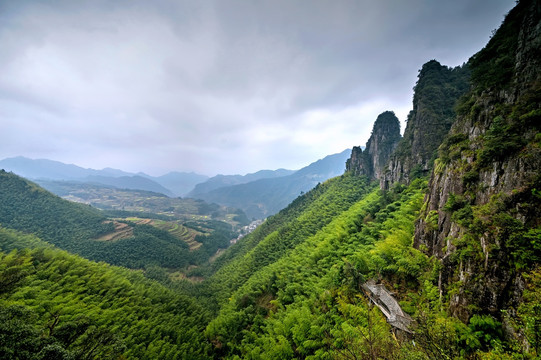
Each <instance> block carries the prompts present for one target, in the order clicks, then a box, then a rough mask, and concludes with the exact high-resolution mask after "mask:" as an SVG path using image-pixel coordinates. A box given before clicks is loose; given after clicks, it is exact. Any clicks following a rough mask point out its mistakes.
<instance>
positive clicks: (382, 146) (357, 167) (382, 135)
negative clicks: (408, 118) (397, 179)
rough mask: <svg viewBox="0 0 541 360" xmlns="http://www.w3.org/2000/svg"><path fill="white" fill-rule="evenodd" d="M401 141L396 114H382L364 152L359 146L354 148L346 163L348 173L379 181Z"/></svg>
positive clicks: (390, 112)
mask: <svg viewBox="0 0 541 360" xmlns="http://www.w3.org/2000/svg"><path fill="white" fill-rule="evenodd" d="M400 139H401V136H400V122H399V121H398V118H397V117H396V115H395V114H394V112H392V111H385V112H383V113H381V114H380V115H379V116H378V117H377V119H376V122H375V123H374V127H373V128H372V134H371V136H370V138H369V139H368V141H367V142H366V147H365V150H364V152H363V151H362V150H361V148H360V147H358V146H356V147H354V148H353V150H352V152H351V157H350V158H349V160H348V161H347V162H346V171H350V172H353V173H354V174H356V175H366V176H368V177H370V178H372V179H379V178H380V177H381V174H382V171H383V168H384V166H385V165H386V164H387V162H388V160H389V157H390V156H391V154H392V153H393V151H394V150H395V148H396V146H397V144H398V142H399V141H400Z"/></svg>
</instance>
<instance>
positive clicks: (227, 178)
mask: <svg viewBox="0 0 541 360" xmlns="http://www.w3.org/2000/svg"><path fill="white" fill-rule="evenodd" d="M295 171H296V170H286V169H277V170H259V171H257V172H255V173H250V174H246V175H221V174H220V175H216V176H213V177H211V178H209V179H208V180H206V181H205V182H201V183H200V184H197V185H196V186H195V187H194V189H193V190H192V191H190V192H189V193H188V194H187V196H188V197H197V195H199V194H204V193H207V192H210V191H212V190H215V189H219V188H221V187H226V186H231V185H239V184H246V183H249V182H251V181H256V180H260V179H267V178H276V177H282V176H287V175H291V174H293V173H294V172H295Z"/></svg>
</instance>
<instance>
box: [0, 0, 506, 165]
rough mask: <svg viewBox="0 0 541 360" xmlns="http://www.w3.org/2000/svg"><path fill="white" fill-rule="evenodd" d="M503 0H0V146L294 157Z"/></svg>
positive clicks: (394, 100)
mask: <svg viewBox="0 0 541 360" xmlns="http://www.w3.org/2000/svg"><path fill="white" fill-rule="evenodd" d="M513 5H514V1H510V0H506V1H503V0H497V1H495V0H492V1H489V0H483V1H471V0H457V1H433V0H407V1H399V0H382V1H377V2H375V1H370V2H369V1H359V0H357V1H353V0H351V1H349V0H339V1H323V0H321V1H317V0H310V1H309V0H299V1H285V0H283V1H281V0H278V1H277V0H273V1H270V0H269V1H244V0H242V1H241V0H237V1H234V0H225V1H218V0H216V1H172V0H171V1H165V0H163V1H162V0H158V1H143V0H134V1H127V0H126V1H60V0H59V1H55V0H50V1H25V0H22V1H10V0H4V1H0V49H1V50H0V66H1V68H2V76H0V124H1V126H2V132H3V135H4V136H3V138H4V141H2V143H0V157H2V158H3V157H9V156H18V155H23V156H28V157H32V158H50V159H53V160H59V161H64V162H71V163H76V164H78V165H81V166H87V167H94V168H102V167H116V168H120V169H123V170H130V171H146V172H150V173H153V174H161V173H165V172H167V171H172V170H184V171H188V170H190V171H191V170H193V171H197V172H201V173H206V174H216V173H236V172H240V173H245V172H248V171H255V170H258V169H262V168H278V167H286V168H299V167H301V166H304V165H306V164H308V163H310V162H312V161H315V160H317V159H318V158H321V157H323V156H325V155H328V154H331V153H336V152H339V151H342V150H343V149H345V148H348V147H352V146H354V145H358V144H363V143H364V142H365V141H366V140H367V138H368V136H369V134H370V130H371V126H372V124H373V121H374V120H375V118H376V116H377V115H378V114H379V113H380V112H382V111H385V110H394V111H395V112H396V113H397V115H398V116H399V118H400V119H401V120H405V116H406V114H407V112H408V111H409V109H410V108H411V98H412V87H413V86H414V84H415V81H416V76H417V70H418V69H419V68H420V67H421V66H422V64H423V63H425V62H426V61H428V60H431V59H437V60H438V61H440V62H441V63H443V64H446V65H449V66H457V65H461V64H462V63H463V62H465V61H467V59H468V58H469V56H471V55H473V54H474V53H475V52H476V51H478V50H480V49H481V48H482V47H483V46H484V44H485V43H486V42H487V41H488V39H489V36H490V34H491V31H492V30H493V29H494V28H496V27H497V26H499V24H500V23H501V21H502V20H503V17H504V15H505V13H506V12H507V11H508V10H509V9H510V8H511V7H512V6H513Z"/></svg>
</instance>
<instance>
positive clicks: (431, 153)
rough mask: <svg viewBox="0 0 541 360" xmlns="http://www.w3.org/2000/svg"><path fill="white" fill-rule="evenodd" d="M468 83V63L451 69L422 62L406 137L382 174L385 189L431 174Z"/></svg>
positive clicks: (432, 62) (382, 186) (434, 63)
mask: <svg viewBox="0 0 541 360" xmlns="http://www.w3.org/2000/svg"><path fill="white" fill-rule="evenodd" d="M468 86H469V69H468V67H467V66H464V67H456V68H449V67H447V66H443V65H441V64H440V63H439V62H437V61H436V60H431V61H429V62H427V63H426V64H424V65H423V67H422V68H421V70H420V71H419V76H418V81H417V84H416V85H415V88H414V96H413V110H412V111H410V113H409V115H408V119H407V125H406V129H405V131H404V137H403V139H402V140H401V141H400V143H399V144H398V147H397V149H396V151H395V152H394V153H393V154H392V156H391V157H390V160H389V162H388V164H387V166H386V168H385V170H384V171H383V172H382V175H381V176H380V177H379V178H380V185H381V188H382V189H388V188H389V186H390V185H392V184H393V183H396V182H401V183H405V184H408V183H409V182H410V181H411V180H413V179H414V178H416V177H419V176H426V175H428V174H429V171H430V169H431V166H432V161H433V160H434V158H435V151H436V150H437V148H438V146H439V145H440V144H441V142H442V141H443V139H444V137H445V135H447V133H448V132H449V129H450V128H451V125H452V123H453V121H454V119H455V112H454V105H455V103H456V101H457V99H458V98H459V97H460V96H462V95H463V94H464V93H465V92H466V91H467V90H468Z"/></svg>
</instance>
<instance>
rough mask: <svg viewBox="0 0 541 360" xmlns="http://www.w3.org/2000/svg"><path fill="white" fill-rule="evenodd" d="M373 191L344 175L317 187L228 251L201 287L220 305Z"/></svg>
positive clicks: (363, 181) (360, 179)
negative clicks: (248, 281)
mask: <svg viewBox="0 0 541 360" xmlns="http://www.w3.org/2000/svg"><path fill="white" fill-rule="evenodd" d="M371 189H374V185H370V184H369V182H368V180H367V179H366V178H364V177H356V176H352V175H351V174H347V175H343V176H341V177H337V178H334V179H331V180H328V181H326V182H325V183H323V184H319V185H318V186H316V188H314V189H313V190H311V191H310V192H308V193H307V194H305V195H303V196H300V197H299V198H297V199H296V200H295V201H293V202H292V203H291V204H290V205H289V206H288V207H287V208H286V209H284V210H282V211H281V212H279V213H278V214H277V215H275V216H273V217H271V218H269V219H268V220H267V221H266V222H265V223H263V224H262V225H261V226H260V227H259V228H258V229H257V230H256V231H254V232H253V233H252V234H250V235H248V236H247V237H245V238H244V239H242V241H241V242H240V243H238V244H236V245H234V246H232V247H231V248H229V249H228V250H227V251H226V253H225V254H224V255H222V256H221V257H220V258H218V260H217V261H216V262H215V263H214V264H213V265H212V268H211V271H215V273H214V275H213V276H212V277H211V278H210V279H209V280H208V281H207V282H206V283H205V284H203V286H202V287H201V290H202V291H205V292H207V293H208V294H212V297H213V298H214V299H216V301H217V303H218V304H222V303H223V302H224V301H225V300H226V299H227V298H228V297H229V296H230V295H231V293H232V292H233V291H234V290H236V289H237V288H238V287H239V286H240V285H242V284H243V283H244V282H245V281H246V280H247V279H248V278H249V277H250V276H251V275H252V274H254V273H255V272H257V270H258V269H260V268H262V267H264V266H266V265H268V264H271V263H273V262H275V261H277V260H279V259H280V258H281V257H282V256H284V255H285V254H287V253H288V252H289V251H291V249H294V248H295V247H296V246H298V245H299V244H301V243H303V242H304V241H305V240H306V239H307V238H308V237H309V236H311V235H313V234H315V233H316V232H317V231H319V230H320V229H322V228H323V227H324V226H326V225H327V224H328V223H329V222H330V221H332V219H333V218H334V217H335V216H338V215H339V214H340V213H342V212H343V211H345V210H347V209H348V208H349V207H350V206H351V205H353V204H354V203H355V202H356V201H358V200H360V199H362V198H363V197H364V196H366V194H367V193H368V192H369V191H370V190H371Z"/></svg>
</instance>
